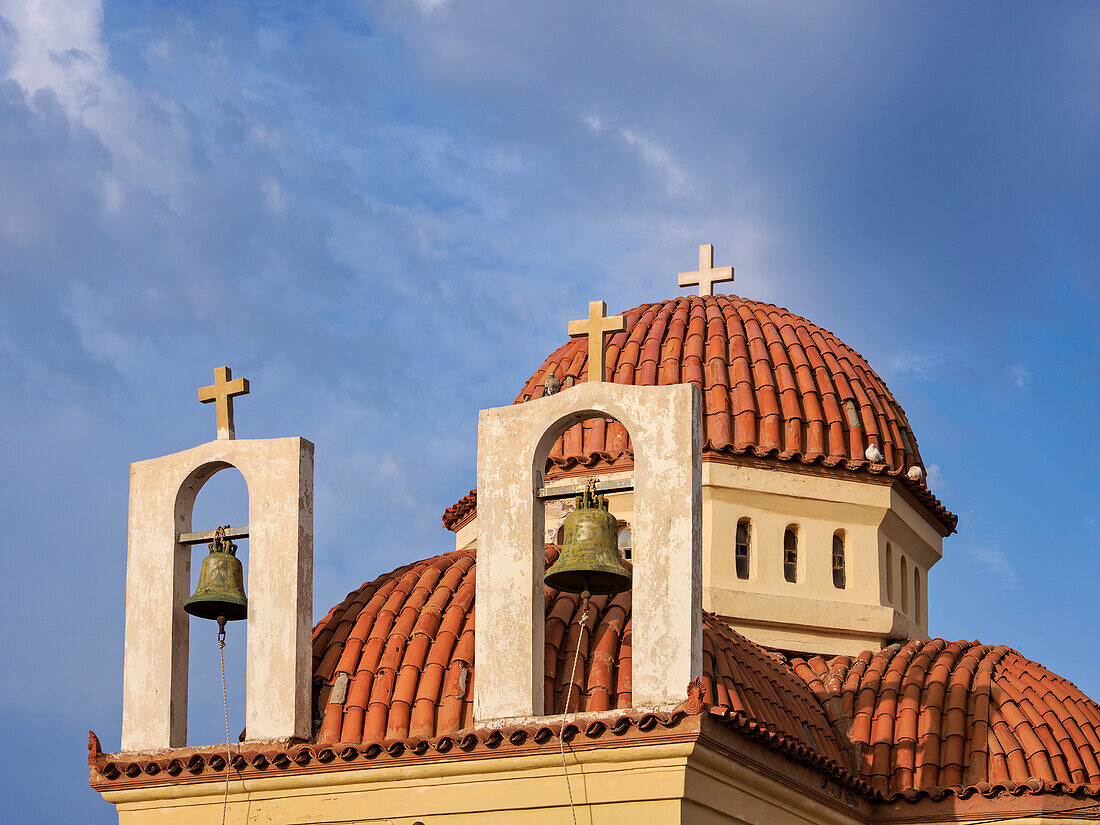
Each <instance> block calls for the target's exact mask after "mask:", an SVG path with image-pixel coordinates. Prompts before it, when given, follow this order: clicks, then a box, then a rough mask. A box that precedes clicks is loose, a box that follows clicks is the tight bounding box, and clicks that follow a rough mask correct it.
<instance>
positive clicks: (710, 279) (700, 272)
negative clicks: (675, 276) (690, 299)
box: [679, 243, 733, 295]
mask: <svg viewBox="0 0 1100 825" xmlns="http://www.w3.org/2000/svg"><path fill="white" fill-rule="evenodd" d="M732 280H733V267H732V266H720V267H718V268H717V269H716V268H715V267H714V244H710V243H705V244H701V245H700V246H699V269H697V270H696V271H695V272H681V273H680V277H679V282H680V286H681V287H685V286H698V287H699V294H700V295H713V294H714V285H715V284H716V283H720V282H722V281H732Z"/></svg>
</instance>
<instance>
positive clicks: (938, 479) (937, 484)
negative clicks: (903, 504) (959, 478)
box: [925, 464, 948, 497]
mask: <svg viewBox="0 0 1100 825" xmlns="http://www.w3.org/2000/svg"><path fill="white" fill-rule="evenodd" d="M925 470H926V472H927V478H926V479H925V483H926V484H927V485H928V489H929V490H931V491H932V492H933V493H935V494H936V495H938V496H941V497H942V496H943V494H944V493H946V492H948V487H947V479H945V478H944V477H943V472H942V471H941V470H940V465H939V464H929V465H928V466H927V467H925Z"/></svg>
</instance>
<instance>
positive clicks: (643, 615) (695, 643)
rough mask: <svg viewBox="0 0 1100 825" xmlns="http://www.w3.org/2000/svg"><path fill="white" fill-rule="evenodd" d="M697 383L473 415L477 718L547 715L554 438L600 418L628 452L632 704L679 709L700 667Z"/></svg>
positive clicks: (601, 388) (590, 393)
mask: <svg viewBox="0 0 1100 825" xmlns="http://www.w3.org/2000/svg"><path fill="white" fill-rule="evenodd" d="M701 406H702V404H701V398H700V394H699V390H698V388H697V387H695V386H694V385H693V384H676V385H672V386H661V387H650V386H633V385H622V384H608V383H603V382H596V383H585V384H580V385H577V386H575V387H573V388H572V389H570V390H567V391H563V392H560V393H557V394H556V395H552V396H547V397H544V398H540V399H537V400H532V401H528V402H526V403H523V404H517V405H511V406H508V407H497V408H493V409H488V410H482V411H481V414H480V416H479V418H478V468H477V489H478V575H477V579H476V588H477V592H476V599H477V601H476V604H477V606H478V609H477V611H476V612H475V618H474V620H475V632H474V645H475V653H474V657H475V662H476V666H477V678H476V679H475V680H474V718H475V721H477V722H478V723H481V722H485V721H489V720H500V719H514V718H524V717H531V716H538V715H541V714H542V713H543V709H544V701H543V688H544V681H543V666H544V661H543V660H544V652H543V650H544V638H543V635H544V630H545V619H544V592H543V576H544V575H545V569H544V548H543V543H544V538H545V523H544V508H543V506H542V502H541V500H539V498H538V496H537V490H538V488H539V487H540V486H541V485H542V482H543V471H544V468H545V466H546V459H547V457H548V456H549V453H550V450H551V448H552V446H553V444H554V442H555V441H556V440H557V438H558V437H559V436H560V435H561V434H562V433H563V432H565V430H566V429H568V428H569V427H570V426H572V425H574V424H576V423H578V422H580V421H583V420H585V419H587V418H592V417H596V416H606V417H610V418H614V419H616V420H617V421H619V422H620V423H621V424H622V425H623V426H624V427H625V428H626V429H627V430H628V431H629V432H630V435H631V439H632V444H633V447H634V520H633V523H632V525H631V527H632V544H633V549H634V554H633V555H634V582H633V599H632V603H633V607H632V626H633V642H634V647H633V657H632V685H633V696H634V703H635V705H636V706H638V707H651V706H664V705H668V704H675V703H676V702H678V701H680V700H681V699H682V698H683V696H684V693H685V690H686V687H687V683H688V682H689V681H691V680H692V679H693V678H696V677H697V676H698V675H699V673H700V671H701V667H702V631H701V623H702V604H701V602H702V584H701V574H702V531H701V521H702V506H701V497H700V488H701V484H702V463H701V446H702V445H701V433H702V413H701Z"/></svg>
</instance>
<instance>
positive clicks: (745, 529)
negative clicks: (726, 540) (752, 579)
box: [733, 518, 752, 579]
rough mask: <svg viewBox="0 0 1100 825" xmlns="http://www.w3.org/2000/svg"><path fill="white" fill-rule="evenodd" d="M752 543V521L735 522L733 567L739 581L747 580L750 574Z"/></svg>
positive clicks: (744, 519)
mask: <svg viewBox="0 0 1100 825" xmlns="http://www.w3.org/2000/svg"><path fill="white" fill-rule="evenodd" d="M751 543H752V521H751V520H749V519H747V518H743V519H741V520H740V521H738V522H737V534H736V536H735V539H734V548H733V566H734V572H735V573H736V574H737V578H739V579H747V578H748V577H749V572H750V558H751V557H750V552H751Z"/></svg>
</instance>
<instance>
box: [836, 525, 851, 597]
mask: <svg viewBox="0 0 1100 825" xmlns="http://www.w3.org/2000/svg"><path fill="white" fill-rule="evenodd" d="M847 581H848V576H847V569H846V567H845V558H844V531H843V530H837V531H836V532H835V533H833V587H835V588H836V589H837V590H843V589H844V588H845V587H846V586H847Z"/></svg>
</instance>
